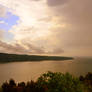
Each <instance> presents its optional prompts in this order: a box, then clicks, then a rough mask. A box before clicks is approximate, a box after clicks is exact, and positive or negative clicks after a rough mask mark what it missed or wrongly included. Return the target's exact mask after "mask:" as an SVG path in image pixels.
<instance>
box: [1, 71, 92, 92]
mask: <svg viewBox="0 0 92 92" xmlns="http://www.w3.org/2000/svg"><path fill="white" fill-rule="evenodd" d="M1 89H2V90H0V92H92V73H88V74H87V75H86V76H85V77H84V76H80V77H79V78H76V77H73V76H72V75H70V74H69V73H66V74H62V73H60V72H55V73H53V72H47V73H44V74H42V75H41V76H40V77H39V78H38V79H37V81H35V82H34V81H32V80H31V81H29V82H27V83H25V82H21V83H18V84H16V83H15V81H14V80H13V79H10V81H9V82H5V83H3V85H2V88H1Z"/></svg>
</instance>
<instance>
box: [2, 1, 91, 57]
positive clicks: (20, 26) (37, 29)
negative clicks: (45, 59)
mask: <svg viewBox="0 0 92 92" xmlns="http://www.w3.org/2000/svg"><path fill="white" fill-rule="evenodd" d="M0 52H6V53H18V54H48V55H65V56H92V0H0Z"/></svg>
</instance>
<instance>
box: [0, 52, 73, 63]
mask: <svg viewBox="0 0 92 92" xmlns="http://www.w3.org/2000/svg"><path fill="white" fill-rule="evenodd" d="M71 59H73V58H72V57H62V56H41V55H19V54H7V53H0V62H2V63H3V62H14V61H16V62H17V61H44V60H49V61H50V60H56V61H60V60H71Z"/></svg>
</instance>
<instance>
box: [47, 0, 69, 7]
mask: <svg viewBox="0 0 92 92" xmlns="http://www.w3.org/2000/svg"><path fill="white" fill-rule="evenodd" d="M67 1H68V0H47V4H48V6H51V7H52V6H59V5H64V4H65V3H66V2H67Z"/></svg>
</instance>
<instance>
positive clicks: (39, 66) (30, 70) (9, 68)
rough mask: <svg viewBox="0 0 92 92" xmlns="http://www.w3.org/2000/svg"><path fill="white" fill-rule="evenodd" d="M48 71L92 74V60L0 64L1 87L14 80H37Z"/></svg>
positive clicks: (77, 59)
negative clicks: (4, 83)
mask: <svg viewBox="0 0 92 92" xmlns="http://www.w3.org/2000/svg"><path fill="white" fill-rule="evenodd" d="M47 71H53V72H62V73H66V72H69V73H71V74H72V75H73V76H80V75H85V74H87V73H88V72H92V58H83V57H82V58H75V59H74V60H63V61H37V62H36V61H33V62H32V61H29V62H12V63H3V64H0V85H1V84H2V83H3V82H5V81H8V80H9V79H11V78H13V79H14V80H15V81H16V82H22V81H24V82H26V81H30V80H36V79H37V78H38V77H39V76H40V75H41V74H42V73H45V72H47Z"/></svg>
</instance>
